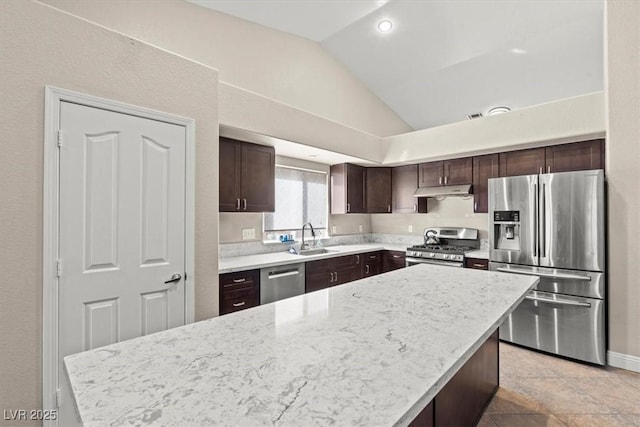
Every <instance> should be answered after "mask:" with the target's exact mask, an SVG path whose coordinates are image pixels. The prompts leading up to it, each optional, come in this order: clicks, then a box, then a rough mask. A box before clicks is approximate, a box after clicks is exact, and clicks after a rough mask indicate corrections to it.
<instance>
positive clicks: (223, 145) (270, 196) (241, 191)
mask: <svg viewBox="0 0 640 427" xmlns="http://www.w3.org/2000/svg"><path fill="white" fill-rule="evenodd" d="M275 165H276V153H275V150H274V148H273V147H267V146H264V145H258V144H251V143H249V142H242V141H237V140H234V139H229V138H224V137H221V138H220V179H219V188H220V196H219V197H220V208H219V209H220V212H273V211H274V210H275Z"/></svg>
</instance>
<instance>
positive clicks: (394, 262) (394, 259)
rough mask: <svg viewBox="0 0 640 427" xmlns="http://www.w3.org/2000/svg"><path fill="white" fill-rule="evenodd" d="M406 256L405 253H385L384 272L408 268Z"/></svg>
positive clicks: (383, 254) (383, 255) (383, 259)
mask: <svg viewBox="0 0 640 427" xmlns="http://www.w3.org/2000/svg"><path fill="white" fill-rule="evenodd" d="M405 255H406V254H405V252H404V251H384V252H383V253H382V272H383V273H386V272H387V271H392V270H397V269H399V268H404V267H405V266H406V264H405Z"/></svg>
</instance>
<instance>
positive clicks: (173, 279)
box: [164, 273, 182, 284]
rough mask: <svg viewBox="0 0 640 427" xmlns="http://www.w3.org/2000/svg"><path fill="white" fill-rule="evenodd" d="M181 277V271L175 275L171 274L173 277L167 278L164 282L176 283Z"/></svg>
mask: <svg viewBox="0 0 640 427" xmlns="http://www.w3.org/2000/svg"><path fill="white" fill-rule="evenodd" d="M180 279H182V274H180V273H175V274H174V275H173V276H171V278H170V279H169V280H167V281H166V282H164V283H165V284H168V283H174V282H179V281H180Z"/></svg>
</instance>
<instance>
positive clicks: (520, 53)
mask: <svg viewBox="0 0 640 427" xmlns="http://www.w3.org/2000/svg"><path fill="white" fill-rule="evenodd" d="M511 52H512V53H516V54H518V55H523V54H525V53H527V51H526V50H524V49H520V48H519V47H514V48H513V49H511Z"/></svg>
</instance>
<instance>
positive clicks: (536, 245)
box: [533, 182, 540, 264]
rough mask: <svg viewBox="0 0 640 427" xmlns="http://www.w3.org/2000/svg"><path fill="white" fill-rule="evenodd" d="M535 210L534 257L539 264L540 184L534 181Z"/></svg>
mask: <svg viewBox="0 0 640 427" xmlns="http://www.w3.org/2000/svg"><path fill="white" fill-rule="evenodd" d="M533 195H534V198H533V211H534V212H535V216H534V217H533V257H534V258H535V261H536V264H538V257H539V256H540V246H539V243H540V238H539V233H538V223H539V213H538V197H539V194H538V184H537V183H535V182H534V183H533Z"/></svg>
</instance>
